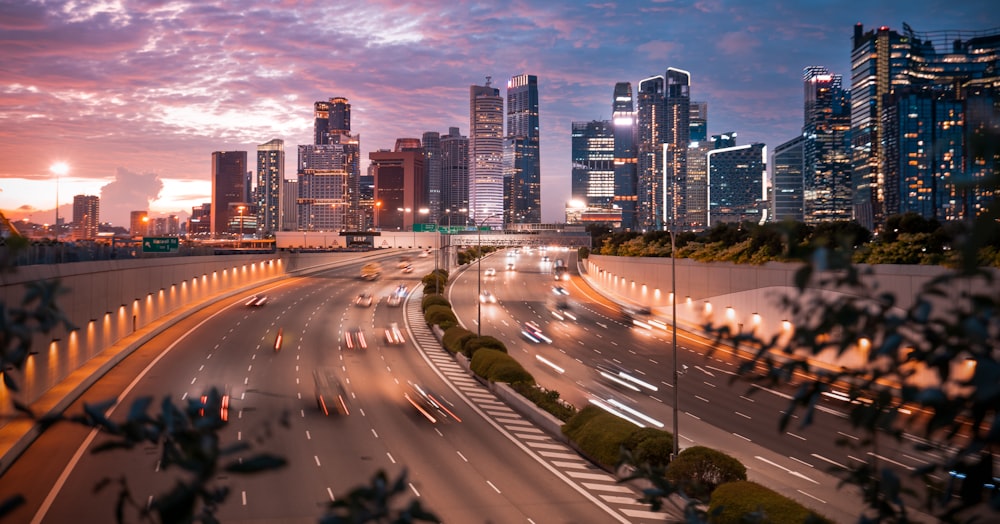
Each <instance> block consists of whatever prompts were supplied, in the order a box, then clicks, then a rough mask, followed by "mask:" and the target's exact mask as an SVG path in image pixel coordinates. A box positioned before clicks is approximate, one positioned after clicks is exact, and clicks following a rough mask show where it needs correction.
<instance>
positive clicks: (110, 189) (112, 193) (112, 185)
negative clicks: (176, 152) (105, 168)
mask: <svg viewBox="0 0 1000 524" xmlns="http://www.w3.org/2000/svg"><path fill="white" fill-rule="evenodd" d="M162 190H163V181H161V180H160V177H159V175H157V174H155V173H135V172H132V171H129V170H128V169H125V168H124V167H119V168H118V169H117V171H116V172H115V179H114V180H113V181H111V182H108V183H107V184H105V185H103V186H101V221H102V222H113V223H115V224H128V221H129V214H130V213H131V212H132V211H146V210H148V209H149V203H150V202H152V201H153V200H156V199H157V198H159V196H160V191H162Z"/></svg>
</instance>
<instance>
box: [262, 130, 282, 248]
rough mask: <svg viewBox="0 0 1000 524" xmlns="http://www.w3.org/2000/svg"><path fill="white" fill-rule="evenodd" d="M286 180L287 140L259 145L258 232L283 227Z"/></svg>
mask: <svg viewBox="0 0 1000 524" xmlns="http://www.w3.org/2000/svg"><path fill="white" fill-rule="evenodd" d="M284 180H285V142H284V140H280V139H277V138H276V139H274V140H271V141H270V142H267V143H265V144H261V145H259V146H257V186H256V188H255V192H256V197H257V198H256V201H257V233H258V235H261V236H263V235H266V234H268V233H273V232H275V231H279V230H280V229H281V222H280V220H281V189H282V187H281V186H282V183H283V182H284Z"/></svg>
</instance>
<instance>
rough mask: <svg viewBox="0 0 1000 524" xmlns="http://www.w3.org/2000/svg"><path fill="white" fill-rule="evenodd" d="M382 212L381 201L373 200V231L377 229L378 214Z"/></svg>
mask: <svg viewBox="0 0 1000 524" xmlns="http://www.w3.org/2000/svg"><path fill="white" fill-rule="evenodd" d="M381 214H382V201H381V200H379V201H378V202H375V231H379V228H378V223H379V216H380V215H381Z"/></svg>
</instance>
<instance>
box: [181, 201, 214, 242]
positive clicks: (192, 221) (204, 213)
mask: <svg viewBox="0 0 1000 524" xmlns="http://www.w3.org/2000/svg"><path fill="white" fill-rule="evenodd" d="M187 234H188V235H190V236H199V237H207V236H210V235H211V234H212V203H211V202H207V203H204V204H202V205H200V206H194V207H192V208H191V218H189V219H188V227H187Z"/></svg>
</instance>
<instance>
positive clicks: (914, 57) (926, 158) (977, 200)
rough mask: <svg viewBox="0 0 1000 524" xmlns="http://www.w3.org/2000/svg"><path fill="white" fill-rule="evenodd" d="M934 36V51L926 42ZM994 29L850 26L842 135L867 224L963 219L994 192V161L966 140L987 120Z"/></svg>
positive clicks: (992, 100) (992, 90) (993, 90)
mask: <svg viewBox="0 0 1000 524" xmlns="http://www.w3.org/2000/svg"><path fill="white" fill-rule="evenodd" d="M935 43H937V44H938V46H939V48H936V47H935V46H934V44H935ZM998 69H1000V33H998V32H997V31H996V30H990V31H978V32H974V31H933V32H926V33H918V32H916V31H913V29H911V28H910V27H909V26H908V25H906V24H903V32H902V33H898V32H896V31H892V30H890V29H889V28H888V27H885V26H882V27H880V28H878V29H877V30H872V31H868V32H867V33H866V32H865V31H864V28H863V26H862V25H861V24H857V25H856V26H855V27H854V38H853V49H852V52H851V75H852V76H851V80H852V88H851V132H852V155H853V169H854V180H853V183H854V188H855V198H854V204H855V206H854V207H855V217H856V218H857V219H858V221H859V222H861V223H862V225H865V226H867V227H869V228H872V227H876V228H877V227H879V226H881V225H882V224H883V222H884V220H885V218H886V217H887V216H889V215H893V214H897V213H904V212H907V211H915V212H918V213H920V214H922V215H924V217H925V218H937V219H940V220H952V219H966V218H972V217H974V216H975V215H977V214H979V213H981V212H982V211H983V210H984V209H986V207H987V206H988V205H989V204H990V202H992V200H993V198H994V197H995V195H993V193H992V192H990V191H989V190H988V189H986V188H984V187H983V185H982V182H983V181H984V179H985V178H987V177H989V176H991V173H992V171H993V166H994V162H995V158H991V159H988V160H987V159H986V158H985V157H983V156H981V153H980V152H977V151H974V149H975V148H974V147H970V146H971V145H972V142H973V141H974V139H973V137H979V136H980V133H982V132H983V130H984V129H988V128H995V127H996V116H997V111H996V110H995V109H986V110H985V111H983V109H984V108H990V107H993V108H995V107H996V104H997V102H998V100H1000V89H998V88H997V87H996V82H995V80H993V79H995V77H996V71H997V70H998Z"/></svg>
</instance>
